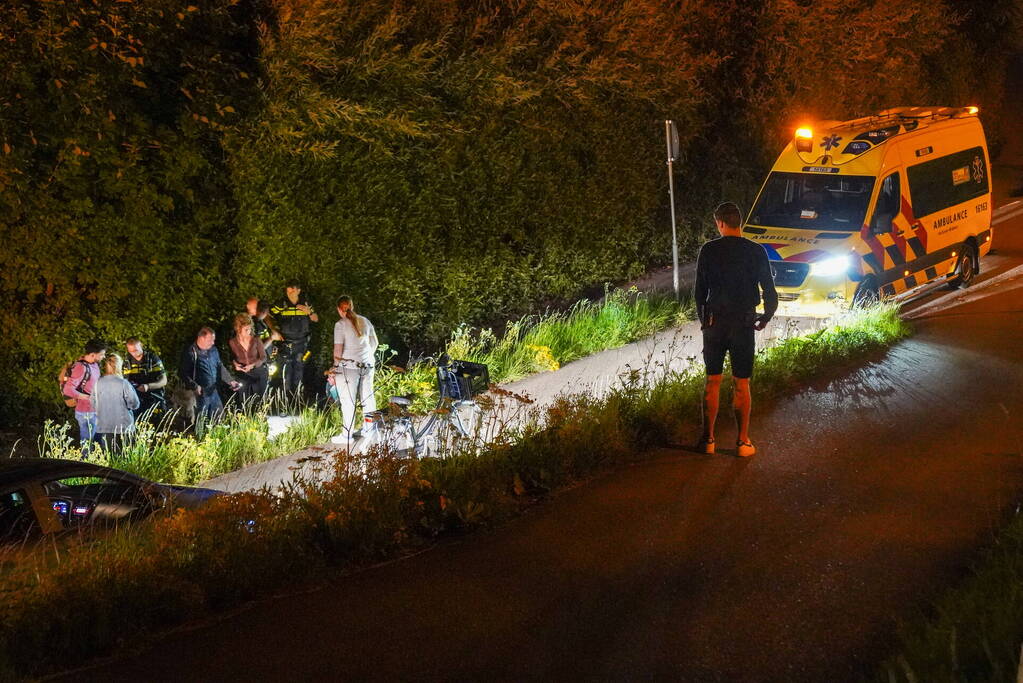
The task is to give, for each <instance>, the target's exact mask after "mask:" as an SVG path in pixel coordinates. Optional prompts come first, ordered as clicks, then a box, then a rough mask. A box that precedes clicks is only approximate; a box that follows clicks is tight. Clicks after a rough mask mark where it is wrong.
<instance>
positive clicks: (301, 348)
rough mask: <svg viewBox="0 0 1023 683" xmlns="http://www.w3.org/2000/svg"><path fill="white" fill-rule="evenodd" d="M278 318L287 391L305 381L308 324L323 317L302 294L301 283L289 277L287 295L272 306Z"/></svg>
mask: <svg viewBox="0 0 1023 683" xmlns="http://www.w3.org/2000/svg"><path fill="white" fill-rule="evenodd" d="M270 313H271V314H273V316H274V319H275V320H276V321H277V326H278V328H279V329H280V333H281V337H283V340H282V342H281V344H280V354H279V358H280V363H281V370H282V371H283V378H282V381H283V387H284V390H285V391H286V392H297V391H298V389H299V387H300V386H301V384H302V373H303V371H304V370H305V356H306V351H307V349H308V348H309V332H310V330H309V324H310V323H316V322H319V321H320V318H319V316H318V315H316V311H314V310H313V307H312V306H311V305H310V304H309V301H308V299H306V298H305V297H303V296H302V286H301V284H300V283H299V282H298V281H297V280H290V281H288V283H287V284H285V286H284V298H283V299H281V301H280V302H278V303H277V304H276V305H274V306H272V307H271V308H270Z"/></svg>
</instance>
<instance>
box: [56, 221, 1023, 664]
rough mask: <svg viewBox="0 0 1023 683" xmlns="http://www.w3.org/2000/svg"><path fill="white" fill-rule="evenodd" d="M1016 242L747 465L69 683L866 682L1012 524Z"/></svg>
mask: <svg viewBox="0 0 1023 683" xmlns="http://www.w3.org/2000/svg"><path fill="white" fill-rule="evenodd" d="M1021 235H1023V215H1021V216H1020V217H1018V218H1016V219H1012V220H1006V221H1003V222H1002V225H1001V227H1000V229H999V233H998V237H997V238H996V239H997V240H998V242H997V243H996V244H997V247H998V254H997V255H996V256H993V257H991V258H990V259H988V260H986V261H985V265H984V275H983V277H982V278H981V280H980V281H979V282H978V283H977V285H976V286H974V287H971V288H970V290H967V291H966V292H965V293H960V292H951V293H947V294H935V293H932V294H930V295H929V296H927V297H924V298H922V299H920V300H918V301H916V302H914V303H913V304H912V306H911V308H912V309H913V310H912V315H914V316H915V323H914V324H915V325H916V327H917V333H916V334H915V335H914V336H913V337H912V338H910V339H908V340H906V341H905V342H903V343H900V344H899V345H897V346H896V347H895V348H894V349H892V351H891V352H890V353H889V354H887V355H886V356H885V357H884V358H883V359H882V360H880V361H878V362H875V363H873V364H870V365H867V366H865V367H863V368H862V369H859V370H857V371H854V372H852V373H850V374H847V375H845V376H842V377H840V378H837V379H835V380H833V381H830V382H828V383H826V384H823V385H820V386H814V387H810V388H808V389H807V390H806V391H804V392H803V393H801V394H799V395H798V396H795V397H794V398H791V399H788V400H785V401H782V402H780V403H778V404H776V405H775V406H773V407H772V408H771V409H769V410H761V411H759V412H758V413H757V414H756V416H755V423H754V424H755V428H754V431H753V436H754V439H755V440H756V442H757V443H758V446H759V447H760V449H761V452H760V453H759V454H758V455H757V456H756V457H755V458H753V459H751V460H745V461H744V460H738V459H736V458H733V457H730V456H728V455H727V454H725V455H718V456H712V457H706V456H696V455H693V454H690V453H686V452H685V451H681V450H663V451H661V452H659V453H657V454H656V457H655V458H654V459H653V460H652V461H650V462H648V463H645V464H641V465H637V466H634V467H631V468H627V469H624V470H621V471H617V472H614V473H610V474H607V475H605V476H603V477H601V478H599V479H597V480H594V481H591V482H589V483H587V484H585V485H582V486H579V487H577V488H574V489H572V490H569V491H566V492H563V493H561V494H560V495H558V496H556V497H554V498H553V499H552V500H550V501H547V502H545V503H543V504H542V505H539V506H537V507H536V508H534V509H533V510H532V511H531V512H529V513H528V514H527V515H525V516H524V517H523V518H520V519H518V520H516V521H514V522H512V523H510V524H508V525H506V526H504V527H502V528H500V529H496V530H493V531H491V532H488V533H482V534H477V535H474V536H471V537H468V538H466V539H463V540H461V541H459V542H449V543H446V544H442V545H440V546H438V547H436V548H434V549H433V550H431V551H430V552H427V553H424V554H421V555H418V556H415V557H412V558H408V559H406V560H403V561H400V562H395V563H392V564H388V565H384V566H381V567H377V568H374V569H371V570H367V571H364V572H361V573H359V574H356V575H353V576H336V577H327V578H326V579H325V582H324V583H323V584H322V585H321V586H318V587H314V588H313V589H312V590H310V591H306V592H302V593H298V594H292V595H287V596H283V597H280V598H276V599H270V600H266V601H262V602H258V603H255V604H252V605H249V606H247V607H246V608H245V609H243V610H240V611H238V612H236V613H234V614H232V615H231V616H229V617H227V618H225V619H223V620H220V621H217V622H214V623H212V624H207V625H204V626H200V627H196V628H194V629H191V630H187V631H181V632H177V633H174V634H171V635H169V636H167V637H166V638H164V639H162V640H160V642H159V643H158V644H157V645H156V646H155V647H153V648H152V649H149V650H147V651H145V652H142V653H139V654H137V655H135V656H133V657H130V658H128V659H124V660H119V661H116V662H112V663H108V664H106V665H104V666H103V667H101V668H96V669H92V670H89V671H84V672H83V671H80V672H77V673H75V674H73V675H71V676H69V677H68V680H71V679H72V678H73V679H74V680H75V681H89V680H96V681H100V680H103V681H112V680H125V681H127V680H140V679H145V680H150V681H158V680H159V681H162V680H166V681H186V680H207V681H213V680H218V681H219V680H225V681H226V680H239V681H240V680H320V679H326V680H515V681H522V680H631V679H672V680H682V681H825V680H826V681H845V680H857V679H859V678H860V677H861V676H862V675H864V674H867V673H869V672H871V671H872V670H873V667H874V666H875V665H876V662H877V661H878V659H879V658H880V657H882V656H883V655H884V654H885V653H886V652H887V648H889V647H890V643H891V642H892V641H891V638H892V634H893V625H894V623H895V621H896V620H897V619H898V618H902V617H906V616H908V615H911V614H912V613H913V611H914V610H915V609H917V608H919V607H924V606H926V605H927V604H928V603H929V602H930V601H931V600H932V599H933V598H934V597H935V596H937V595H938V594H940V592H941V591H942V590H943V589H944V588H945V587H946V586H948V585H950V584H951V583H953V582H954V581H956V580H957V579H958V578H960V577H961V576H963V574H964V572H965V570H966V568H967V566H968V563H969V562H970V560H971V559H972V558H974V557H975V556H976V552H977V549H978V548H979V547H981V546H983V545H984V544H986V543H987V542H989V540H990V538H991V536H992V534H993V533H994V532H995V531H996V530H997V528H998V527H999V526H1000V525H1001V524H1002V523H1003V522H1004V520H1005V519H1006V517H1007V516H1009V515H1011V514H1013V513H1014V511H1015V510H1016V509H1017V505H1018V504H1019V503H1020V501H1021V500H1023V457H1021V451H1023V426H1021V425H1023V420H1021V419H1020V416H1021V415H1023V394H1021V393H1020V392H1019V390H1018V388H1019V387H1020V386H1023V364H1021V363H1020V358H1021V354H1023V338H1021V335H1020V330H1021V329H1023V305H1021V303H1020V302H1021V301H1023V266H1021V264H1023V245H1021V239H1020V236H1021ZM726 424H727V423H726ZM728 441H729V434H728V433H727V431H726V432H725V433H724V434H722V435H721V438H720V439H719V443H728Z"/></svg>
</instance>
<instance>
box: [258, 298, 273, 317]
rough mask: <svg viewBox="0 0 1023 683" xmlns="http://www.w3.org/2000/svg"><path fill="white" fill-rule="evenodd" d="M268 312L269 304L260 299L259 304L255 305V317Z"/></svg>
mask: <svg viewBox="0 0 1023 683" xmlns="http://www.w3.org/2000/svg"><path fill="white" fill-rule="evenodd" d="M269 312H270V302H269V301H267V300H265V299H260V300H259V303H258V304H256V315H263V314H264V313H269Z"/></svg>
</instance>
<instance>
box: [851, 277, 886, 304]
mask: <svg viewBox="0 0 1023 683" xmlns="http://www.w3.org/2000/svg"><path fill="white" fill-rule="evenodd" d="M880 301H881V290H880V289H879V288H878V286H877V280H875V279H874V278H872V277H868V278H866V279H864V280H863V282H861V283H860V286H859V287H857V288H856V293H855V294H853V300H852V307H853V308H870V307H871V306H875V305H877V304H878V303H879V302H880Z"/></svg>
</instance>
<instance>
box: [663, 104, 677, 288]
mask: <svg viewBox="0 0 1023 683" xmlns="http://www.w3.org/2000/svg"><path fill="white" fill-rule="evenodd" d="M664 142H665V145H666V146H667V149H668V196H669V197H670V198H671V263H672V277H671V282H672V286H673V287H674V289H675V299H676V300H678V299H679V298H680V294H679V287H678V231H677V229H676V228H675V173H674V161H675V158H674V156H673V155H672V153H671V120H670V119H669V120H667V121H665V122H664Z"/></svg>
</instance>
